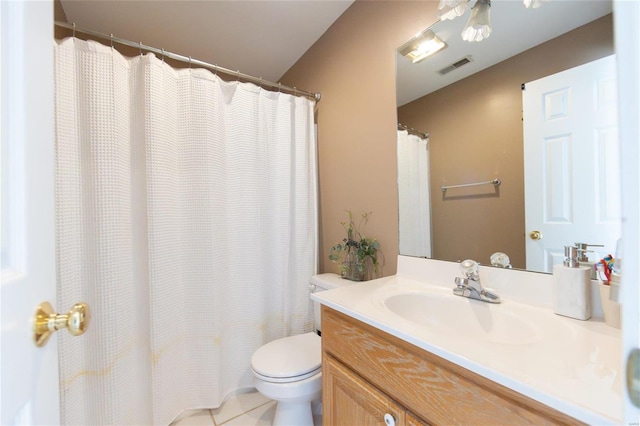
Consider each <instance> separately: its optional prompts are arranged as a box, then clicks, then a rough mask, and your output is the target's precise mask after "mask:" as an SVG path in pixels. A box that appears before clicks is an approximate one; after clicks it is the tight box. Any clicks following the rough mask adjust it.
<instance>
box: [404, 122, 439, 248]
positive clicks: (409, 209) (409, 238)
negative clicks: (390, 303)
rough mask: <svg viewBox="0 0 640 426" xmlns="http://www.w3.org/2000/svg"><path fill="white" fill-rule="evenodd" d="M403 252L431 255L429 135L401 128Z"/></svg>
mask: <svg viewBox="0 0 640 426" xmlns="http://www.w3.org/2000/svg"><path fill="white" fill-rule="evenodd" d="M397 153H398V207H399V212H400V213H399V216H400V218H399V219H400V220H399V224H400V225H399V241H400V254H404V255H407V256H419V257H431V255H432V252H431V250H432V248H431V201H430V188H429V186H430V183H429V182H430V181H429V139H428V138H427V139H422V138H420V137H419V136H416V135H410V134H409V132H407V131H406V130H398V141H397Z"/></svg>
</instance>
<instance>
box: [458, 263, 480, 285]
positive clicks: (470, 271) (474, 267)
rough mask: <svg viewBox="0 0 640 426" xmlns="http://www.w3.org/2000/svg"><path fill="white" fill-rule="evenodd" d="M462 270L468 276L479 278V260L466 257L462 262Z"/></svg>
mask: <svg viewBox="0 0 640 426" xmlns="http://www.w3.org/2000/svg"><path fill="white" fill-rule="evenodd" d="M460 271H461V272H462V273H463V274H464V275H465V276H466V277H468V278H471V279H474V280H477V279H478V271H479V268H478V262H476V261H475V260H471V259H466V260H463V261H462V262H460Z"/></svg>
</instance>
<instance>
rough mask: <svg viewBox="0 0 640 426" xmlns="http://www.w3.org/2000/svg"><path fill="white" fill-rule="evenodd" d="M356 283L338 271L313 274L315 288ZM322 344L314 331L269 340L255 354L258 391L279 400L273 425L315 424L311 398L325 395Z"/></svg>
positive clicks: (317, 311) (253, 365)
mask: <svg viewBox="0 0 640 426" xmlns="http://www.w3.org/2000/svg"><path fill="white" fill-rule="evenodd" d="M348 284H352V282H351V281H349V280H345V279H342V278H340V276H339V275H336V274H320V275H314V276H313V277H312V278H311V285H310V287H311V292H318V291H324V290H329V289H332V288H336V287H342V286H345V285H348ZM313 310H314V319H315V321H314V322H315V328H316V330H318V331H319V330H320V304H319V303H317V302H314V303H313ZM321 364H322V347H321V344H320V336H318V334H317V333H316V332H315V331H314V332H310V333H305V334H299V335H297V336H289V337H284V338H282V339H277V340H274V341H272V342H269V343H267V344H266V345H264V346H262V347H261V348H260V349H258V350H257V351H255V353H254V354H253V356H252V357H251V371H253V376H254V380H253V381H254V385H255V387H256V389H257V390H258V392H260V393H261V394H262V395H264V396H266V397H267V398H269V399H272V400H274V401H277V402H278V404H277V406H276V413H275V416H274V419H273V425H275V426H284V425H295V426H313V415H312V412H311V402H313V401H319V400H320V397H321V395H322V392H321V391H322V371H321Z"/></svg>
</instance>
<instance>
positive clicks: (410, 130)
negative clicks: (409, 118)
mask: <svg viewBox="0 0 640 426" xmlns="http://www.w3.org/2000/svg"><path fill="white" fill-rule="evenodd" d="M398 127H399V128H401V129H403V130H406V131H407V132H415V133H417V134H418V135H419V136H424V138H425V139H427V138H429V133H427V132H423V131H421V130H416V129H414V128H413V127H409V126H405V125H404V124H400V123H398Z"/></svg>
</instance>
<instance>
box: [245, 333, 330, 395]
mask: <svg viewBox="0 0 640 426" xmlns="http://www.w3.org/2000/svg"><path fill="white" fill-rule="evenodd" d="M321 369H322V347H321V339H320V336H318V335H317V334H316V333H314V332H310V333H305V334H299V335H296V336H290V337H283V338H281V339H277V340H274V341H272V342H269V343H267V344H266V345H264V346H262V347H261V348H260V349H258V350H257V351H256V352H255V353H254V354H253V356H252V357H251V370H253V373H254V374H255V375H256V377H258V378H259V379H261V380H264V381H266V382H272V383H287V382H297V381H300V380H304V379H306V378H309V377H312V376H314V375H316V374H318V373H320V371H321Z"/></svg>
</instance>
